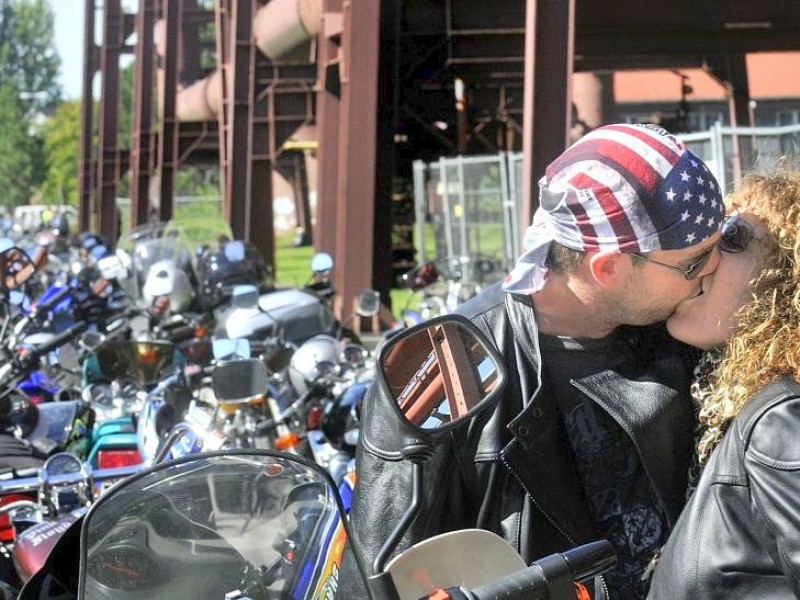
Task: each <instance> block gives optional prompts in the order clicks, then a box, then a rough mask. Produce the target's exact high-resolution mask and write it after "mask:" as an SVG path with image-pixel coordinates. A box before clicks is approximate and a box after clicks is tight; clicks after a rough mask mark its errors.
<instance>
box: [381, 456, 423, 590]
mask: <svg viewBox="0 0 800 600" xmlns="http://www.w3.org/2000/svg"><path fill="white" fill-rule="evenodd" d="M403 455H404V457H405V458H407V459H408V460H409V461H410V462H411V467H412V472H411V489H412V491H411V504H410V505H409V507H408V508H407V509H406V512H405V513H403V516H402V518H401V519H400V522H399V523H398V524H397V525H396V526H395V528H394V529H393V530H392V533H391V534H390V535H389V538H388V539H387V540H386V542H384V544H383V546H382V547H381V549H380V552H378V555H377V556H376V557H375V560H374V561H373V563H372V572H373V574H374V576H375V575H380V574H381V573H382V572H383V568H384V566H386V562H387V561H388V560H389V557H390V556H391V554H392V552H393V551H394V549H395V548H396V547H397V544H399V543H400V540H401V539H402V537H403V535H405V533H406V531H408V528H409V527H410V526H411V524H412V523H413V522H414V520H415V519H416V518H417V516H418V515H419V513H420V510H421V508H422V472H423V468H422V467H423V465H424V464H425V463H426V462H428V461H429V460H430V459H431V458H432V457H433V448H431V445H430V444H424V443H419V442H417V443H414V444H409V445H407V446H405V447H404V448H403Z"/></svg>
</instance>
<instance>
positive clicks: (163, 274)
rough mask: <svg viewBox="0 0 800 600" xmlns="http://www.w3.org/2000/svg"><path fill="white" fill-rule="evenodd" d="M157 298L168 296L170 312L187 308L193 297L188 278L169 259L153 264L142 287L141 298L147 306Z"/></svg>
mask: <svg viewBox="0 0 800 600" xmlns="http://www.w3.org/2000/svg"><path fill="white" fill-rule="evenodd" d="M159 296H169V305H170V309H171V310H172V312H181V311H183V310H186V309H187V308H189V306H190V305H191V303H192V299H193V297H194V290H193V289H192V283H191V281H189V277H188V276H187V275H186V273H184V272H183V271H182V270H181V269H179V268H178V267H177V266H176V265H175V263H174V262H173V261H172V260H169V259H168V260H160V261H158V262H156V263H153V265H152V266H151V267H150V268H149V269H148V270H147V276H146V277H145V280H144V285H143V286H142V298H143V299H144V301H145V302H146V303H147V306H151V305H152V304H153V301H154V300H155V299H156V298H158V297H159Z"/></svg>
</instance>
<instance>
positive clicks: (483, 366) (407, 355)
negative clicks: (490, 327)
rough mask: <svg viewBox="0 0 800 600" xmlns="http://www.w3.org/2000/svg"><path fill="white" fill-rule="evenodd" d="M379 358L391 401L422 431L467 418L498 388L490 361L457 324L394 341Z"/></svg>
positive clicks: (472, 336) (493, 363)
mask: <svg viewBox="0 0 800 600" xmlns="http://www.w3.org/2000/svg"><path fill="white" fill-rule="evenodd" d="M381 356H382V362H381V370H382V372H383V373H384V376H385V378H386V382H387V384H388V386H389V391H390V393H391V396H392V398H393V399H394V401H395V402H397V405H398V406H399V408H400V411H401V413H402V414H403V416H404V417H405V418H406V419H407V420H408V421H409V423H411V424H412V425H414V426H416V427H419V428H421V429H438V428H441V427H443V426H445V425H448V424H450V423H453V422H455V421H457V420H459V419H461V418H463V417H465V416H467V415H468V414H471V411H473V409H474V408H476V407H477V406H478V405H479V404H480V403H481V402H482V401H484V400H486V399H487V398H488V397H489V395H490V394H491V393H492V391H494V390H495V389H497V387H498V385H499V384H500V377H499V374H500V370H499V366H498V364H497V362H496V361H495V359H494V358H493V356H492V355H491V354H490V353H489V352H488V351H487V349H486V348H485V347H484V346H483V344H482V343H481V342H480V340H479V339H478V338H477V337H476V336H475V334H473V333H472V332H471V331H470V330H469V329H467V327H465V326H464V325H461V324H460V323H457V322H444V323H440V324H435V325H431V326H429V327H427V328H424V329H420V330H417V331H416V332H415V333H413V334H411V335H408V336H404V337H402V338H397V339H395V340H392V341H390V342H389V344H388V345H387V346H386V348H385V350H384V352H383V353H382V355H381Z"/></svg>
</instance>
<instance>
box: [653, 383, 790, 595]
mask: <svg viewBox="0 0 800 600" xmlns="http://www.w3.org/2000/svg"><path fill="white" fill-rule="evenodd" d="M798 431H800V385H798V384H797V383H796V382H795V381H794V380H792V379H790V378H781V379H777V380H776V381H774V382H773V383H771V384H770V385H768V386H766V387H764V388H763V389H762V390H761V391H759V392H758V393H757V394H755V395H754V396H753V397H752V398H751V399H750V400H749V401H748V402H747V404H746V405H745V406H744V408H743V409H742V411H741V412H740V413H739V415H738V416H737V417H736V419H735V420H734V421H733V423H732V424H731V426H730V428H729V430H728V432H727V433H726V434H725V437H724V438H723V440H722V441H721V442H720V444H719V446H718V447H717V449H716V450H715V451H714V453H713V454H712V456H711V459H710V460H709V462H708V465H706V467H705V469H704V471H703V474H702V475H701V477H700V481H699V482H698V488H697V490H696V491H695V493H694V494H693V496H692V498H691V500H690V501H689V503H688V504H687V505H686V510H685V511H684V513H683V514H682V515H681V517H680V520H679V521H678V524H677V525H676V526H675V529H674V531H673V533H672V535H671V536H670V538H669V540H668V542H667V545H666V547H665V548H664V553H663V554H662V556H661V559H660V560H659V561H658V565H657V566H656V571H655V575H654V577H653V583H652V586H651V588H650V596H648V598H654V599H655V598H659V599H660V598H665V599H666V598H669V600H680V599H682V598H685V599H689V598H691V599H692V600H702V599H704V598H748V599H749V598H753V599H755V598H758V599H759V600H762V599H769V600H774V599H777V598H800V443H798V441H797V439H798Z"/></svg>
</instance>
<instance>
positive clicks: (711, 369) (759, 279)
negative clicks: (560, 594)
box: [648, 171, 800, 600]
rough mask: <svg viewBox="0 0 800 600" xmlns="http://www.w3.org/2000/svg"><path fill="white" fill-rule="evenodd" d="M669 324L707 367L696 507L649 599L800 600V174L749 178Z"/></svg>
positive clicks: (692, 502)
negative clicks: (702, 272)
mask: <svg viewBox="0 0 800 600" xmlns="http://www.w3.org/2000/svg"><path fill="white" fill-rule="evenodd" d="M728 203H729V205H730V206H731V208H732V216H730V217H728V219H727V221H726V222H725V224H724V226H723V229H722V236H721V238H720V243H719V247H720V250H721V253H720V254H721V258H720V262H719V267H718V268H717V270H716V272H715V273H713V274H711V275H709V276H708V277H706V278H705V281H704V282H703V285H702V292H701V293H700V294H699V295H697V296H695V297H693V298H691V299H689V300H687V301H685V302H683V303H682V304H681V305H679V306H678V308H677V309H676V311H675V313H674V315H673V316H672V317H671V318H670V319H669V321H668V323H667V328H668V330H669V332H670V333H671V334H672V335H673V336H674V337H676V338H678V339H680V340H682V341H685V342H687V343H689V344H692V345H694V346H697V347H699V348H702V349H704V350H707V352H706V353H705V355H704V357H703V359H702V360H701V362H700V364H699V365H698V368H697V371H696V376H697V378H696V381H695V383H694V385H693V388H692V397H693V398H694V399H695V401H696V402H697V410H698V420H699V426H698V432H697V446H696V461H695V466H694V468H693V469H692V471H691V472H690V474H689V480H690V485H689V494H690V496H691V497H690V499H689V502H688V504H687V505H686V508H685V509H684V511H683V513H682V514H681V517H680V519H679V520H678V522H677V524H676V526H675V529H674V530H673V532H672V533H671V535H670V537H669V539H668V541H667V544H666V545H665V546H664V548H663V552H662V553H661V556H660V557H659V558H658V560H657V562H656V563H655V573H654V575H653V580H652V585H651V588H650V594H649V596H648V598H652V599H666V598H669V599H670V600H676V599H681V598H685V599H692V600H699V599H704V598H752V599H759V600H763V599H773V598H800V384H799V383H798V381H800V171H795V172H791V171H782V172H776V173H774V174H771V175H749V176H748V177H747V178H746V179H745V180H744V181H743V184H742V187H741V189H740V190H739V191H738V192H736V193H734V194H733V195H732V196H731V197H730V198H729V202H728Z"/></svg>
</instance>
